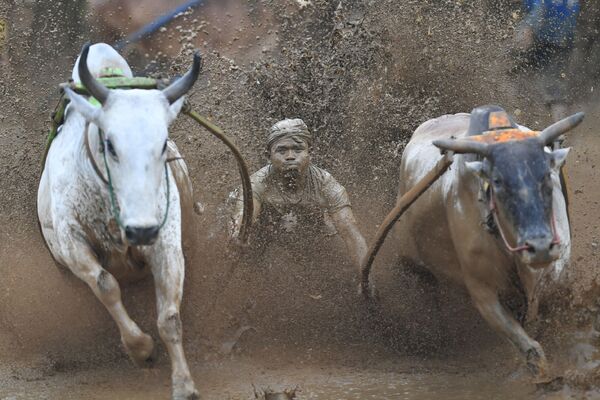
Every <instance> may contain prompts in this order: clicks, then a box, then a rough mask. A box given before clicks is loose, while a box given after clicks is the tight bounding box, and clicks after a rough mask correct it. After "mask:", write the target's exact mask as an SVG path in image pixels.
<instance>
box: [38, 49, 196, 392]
mask: <svg viewBox="0 0 600 400" xmlns="http://www.w3.org/2000/svg"><path fill="white" fill-rule="evenodd" d="M77 62H79V60H78V61H77ZM76 65H77V64H76ZM88 65H89V67H90V68H89V69H90V72H91V73H92V75H93V76H95V77H97V76H98V75H99V72H100V70H101V69H102V68H105V67H113V68H115V67H117V68H121V69H122V70H123V71H124V73H125V74H126V75H127V76H131V70H130V69H129V66H128V65H127V63H126V62H125V60H124V59H123V58H122V57H121V56H120V55H119V54H118V53H117V52H116V51H115V50H114V49H112V47H110V46H108V45H105V44H97V45H93V46H92V47H91V48H90V51H89V56H88ZM73 78H74V79H75V80H78V79H79V75H78V73H77V68H75V70H74V72H73ZM68 94H69V97H70V99H71V103H70V104H69V107H68V110H67V115H66V119H65V122H64V125H63V126H62V127H61V129H60V132H59V134H58V136H57V137H56V138H55V140H54V142H53V143H52V146H51V147H50V150H49V152H48V157H47V159H46V164H45V166H44V171H43V173H42V176H41V179H40V184H39V191H38V217H39V221H40V225H41V230H42V233H43V236H44V238H45V240H46V243H47V244H48V247H49V249H50V251H51V253H52V255H53V256H54V258H55V259H56V260H57V261H58V262H59V263H60V264H62V265H64V266H66V267H68V268H69V269H70V270H71V271H72V272H73V273H74V274H75V275H76V276H78V277H79V278H81V279H82V280H83V281H85V282H86V283H87V284H88V285H89V286H90V288H91V289H92V291H93V292H94V294H95V295H96V296H97V297H98V299H99V300H100V301H101V302H102V303H103V304H104V305H105V306H106V308H107V310H108V312H109V313H110V314H111V316H112V317H113V319H114V320H115V322H116V323H117V326H118V328H119V331H120V333H121V338H122V341H123V344H124V346H125V348H126V350H127V352H128V353H129V355H130V356H131V357H132V359H133V360H134V361H135V362H136V363H138V364H142V365H143V364H145V363H146V362H147V361H148V360H151V358H152V355H153V349H154V344H153V341H152V339H151V338H150V336H148V335H146V334H145V333H143V332H142V331H141V330H140V328H139V327H138V326H137V324H136V323H135V322H134V321H133V320H131V318H130V317H129V315H128V314H127V312H126V310H125V308H124V307H123V304H122V302H121V296H120V289H119V285H118V283H117V281H116V279H115V278H114V277H113V275H117V276H124V277H130V276H135V275H138V274H140V270H145V271H148V270H149V271H150V272H151V273H152V275H153V277H154V282H155V286H156V299H157V309H158V328H159V333H160V336H161V338H162V339H163V341H164V342H165V344H166V347H167V350H168V352H169V355H170V358H171V362H172V380H173V398H175V399H195V398H197V396H198V394H197V391H196V389H195V386H194V382H193V380H192V378H191V375H190V372H189V369H188V366H187V362H186V360H185V356H184V353H183V348H182V343H181V321H180V317H179V307H180V302H181V298H182V291H183V279H184V258H183V251H182V244H181V239H182V234H181V206H180V195H181V196H183V197H184V199H185V198H187V197H191V185H190V182H189V178H188V175H187V169H186V167H185V163H184V162H183V161H182V160H178V161H176V162H175V163H170V164H169V166H170V168H168V174H169V181H170V196H169V199H168V201H169V203H170V205H169V212H168V218H167V220H166V223H165V225H164V226H163V227H162V229H160V231H159V233H158V238H157V239H156V241H155V242H154V244H152V245H148V246H130V245H129V244H128V243H127V240H126V239H125V238H124V235H123V233H122V232H121V230H120V229H119V228H118V227H117V226H116V224H115V223H114V218H113V213H112V211H111V204H110V198H109V191H108V187H107V185H106V184H105V182H103V180H102V179H101V177H100V176H99V175H98V174H97V173H96V171H95V170H94V168H93V163H95V164H96V165H97V166H98V167H99V169H100V171H101V173H102V174H104V177H105V178H106V175H105V174H106V172H105V166H104V160H103V157H102V154H101V152H100V148H101V143H100V141H99V135H98V126H100V127H101V128H102V130H103V131H104V134H105V135H106V137H107V139H109V140H110V141H111V142H112V145H113V147H114V150H115V153H116V157H113V156H112V155H109V154H107V162H108V165H109V168H110V173H111V176H112V179H113V185H114V188H115V193H116V197H117V201H118V204H119V207H120V209H121V219H122V221H123V225H124V226H149V225H150V226H152V225H159V224H160V222H161V221H162V218H163V216H164V215H165V212H166V209H165V208H166V205H167V198H166V197H167V190H166V180H165V172H164V171H165V170H164V166H165V162H166V159H167V154H168V155H169V156H170V157H172V156H178V155H179V153H178V151H177V148H176V146H175V145H174V143H172V142H169V146H168V148H167V151H163V148H164V146H165V143H166V141H167V138H168V126H169V124H170V123H171V122H172V121H173V120H174V119H175V117H176V116H177V114H178V112H179V109H180V107H181V105H182V101H183V98H182V99H180V100H178V101H176V102H175V103H173V104H172V105H169V102H168V101H167V99H166V98H165V96H164V95H163V94H162V93H161V91H159V90H112V91H111V93H110V95H109V96H108V99H107V100H106V102H105V104H104V105H103V107H102V108H96V107H94V106H92V105H91V104H90V103H88V102H87V101H86V100H85V99H84V98H83V97H81V96H79V95H76V94H74V93H73V92H69V93H68ZM88 123H91V125H90V129H89V130H87V131H86V129H85V128H86V125H87V124H88ZM85 135H88V140H89V145H90V149H91V153H92V154H93V160H92V159H91V158H90V157H89V156H88V153H87V150H86V144H85ZM110 221H113V222H110ZM141 273H142V274H143V273H144V271H141Z"/></svg>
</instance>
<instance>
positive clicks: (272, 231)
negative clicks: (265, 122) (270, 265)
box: [230, 119, 367, 268]
mask: <svg viewBox="0 0 600 400" xmlns="http://www.w3.org/2000/svg"><path fill="white" fill-rule="evenodd" d="M311 143H312V135H311V134H310V132H309V131H308V127H307V126H306V124H305V123H304V121H302V120H301V119H284V120H282V121H279V122H277V123H276V124H275V125H273V127H272V128H271V130H270V132H269V135H268V138H267V148H266V155H267V157H268V158H269V161H270V162H269V164H267V165H266V166H265V167H263V168H262V169H260V170H258V171H257V172H256V173H254V174H253V175H252V177H251V181H252V191H253V198H254V222H255V223H256V224H255V229H254V232H253V235H257V236H263V237H265V236H267V237H268V236H270V238H269V239H267V240H266V241H270V240H271V239H273V238H277V239H279V240H280V241H284V242H285V241H299V240H304V239H309V240H310V239H315V238H318V237H319V236H320V235H319V233H320V234H321V235H322V234H323V228H327V227H329V228H330V229H331V230H333V229H335V230H336V231H337V233H339V235H340V236H341V237H342V239H343V240H344V242H345V244H346V247H347V249H348V251H349V253H350V257H351V260H352V262H353V263H354V264H355V265H356V268H359V267H360V264H361V262H362V261H363V258H364V257H365V255H366V252H367V245H366V243H365V239H364V238H363V236H362V235H361V233H360V231H359V230H358V227H357V226H356V220H355V219H354V214H353V213H352V207H351V205H350V200H349V198H348V194H347V193H346V189H345V188H344V187H343V186H342V185H340V184H339V183H338V182H337V181H336V180H335V179H334V178H333V176H331V174H330V173H329V172H327V171H325V170H323V169H321V168H319V167H317V166H315V165H313V164H312V163H311V160H310V150H311ZM231 197H232V198H233V199H235V209H234V214H233V221H232V224H231V230H230V235H231V236H232V237H233V238H235V237H237V235H238V233H239V228H240V223H241V219H242V210H243V204H242V196H241V191H240V190H237V191H236V192H233V193H232V195H231ZM332 225H333V226H332ZM319 228H321V229H320V232H317V230H319ZM300 230H302V231H303V232H302V233H300ZM309 236H312V237H309ZM321 237H322V236H321ZM255 239H257V238H255ZM317 240H318V239H317ZM266 241H265V242H266ZM254 242H255V243H254V244H253V246H261V245H264V244H265V243H260V240H255V241H254Z"/></svg>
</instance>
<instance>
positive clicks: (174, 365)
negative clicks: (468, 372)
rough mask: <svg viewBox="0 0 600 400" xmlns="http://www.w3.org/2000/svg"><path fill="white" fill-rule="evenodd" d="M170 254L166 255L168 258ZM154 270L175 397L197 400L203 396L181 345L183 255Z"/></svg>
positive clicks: (159, 329) (161, 329)
mask: <svg viewBox="0 0 600 400" xmlns="http://www.w3.org/2000/svg"><path fill="white" fill-rule="evenodd" d="M168 258H169V257H167V259H168ZM161 264H162V265H159V266H158V269H157V270H155V271H154V284H155V285H156V305H157V308H158V322H157V324H158V332H159V334H160V337H161V339H162V340H163V342H164V343H165V345H166V347H167V351H168V352H169V357H170V359H171V371H172V374H171V379H172V383H173V400H194V399H199V398H200V395H199V394H198V391H197V390H196V387H195V385H194V381H193V380H192V376H191V374H190V370H189V368H188V364H187V361H186V359H185V354H184V353H183V345H182V340H181V338H182V328H181V318H180V316H179V306H180V304H181V297H182V295H183V277H184V261H183V254H180V255H179V256H176V257H171V260H170V261H167V262H163V263H161Z"/></svg>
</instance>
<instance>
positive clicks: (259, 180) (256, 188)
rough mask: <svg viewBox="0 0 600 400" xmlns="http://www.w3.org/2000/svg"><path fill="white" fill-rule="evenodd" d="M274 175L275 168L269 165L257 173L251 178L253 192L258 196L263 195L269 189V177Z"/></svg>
mask: <svg viewBox="0 0 600 400" xmlns="http://www.w3.org/2000/svg"><path fill="white" fill-rule="evenodd" d="M272 173H273V168H272V167H271V164H267V165H265V166H264V167H262V168H261V169H259V170H258V171H256V172H255V173H253V174H252V175H251V176H250V181H251V183H252V191H253V192H254V193H255V194H256V195H259V196H260V195H262V194H263V193H264V192H265V190H266V189H267V185H268V181H269V177H270V176H271V174H272Z"/></svg>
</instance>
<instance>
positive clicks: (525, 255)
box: [519, 245, 560, 269]
mask: <svg viewBox="0 0 600 400" xmlns="http://www.w3.org/2000/svg"><path fill="white" fill-rule="evenodd" d="M559 256H560V249H559V246H557V245H553V246H552V247H551V248H550V249H549V250H547V251H543V252H540V251H537V252H535V251H532V250H531V249H527V250H523V251H521V252H520V253H519V258H520V259H521V261H522V262H523V264H525V265H528V266H530V267H531V268H534V269H541V268H545V267H547V266H548V265H549V264H552V263H553V262H555V261H556V260H558V258H559Z"/></svg>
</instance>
